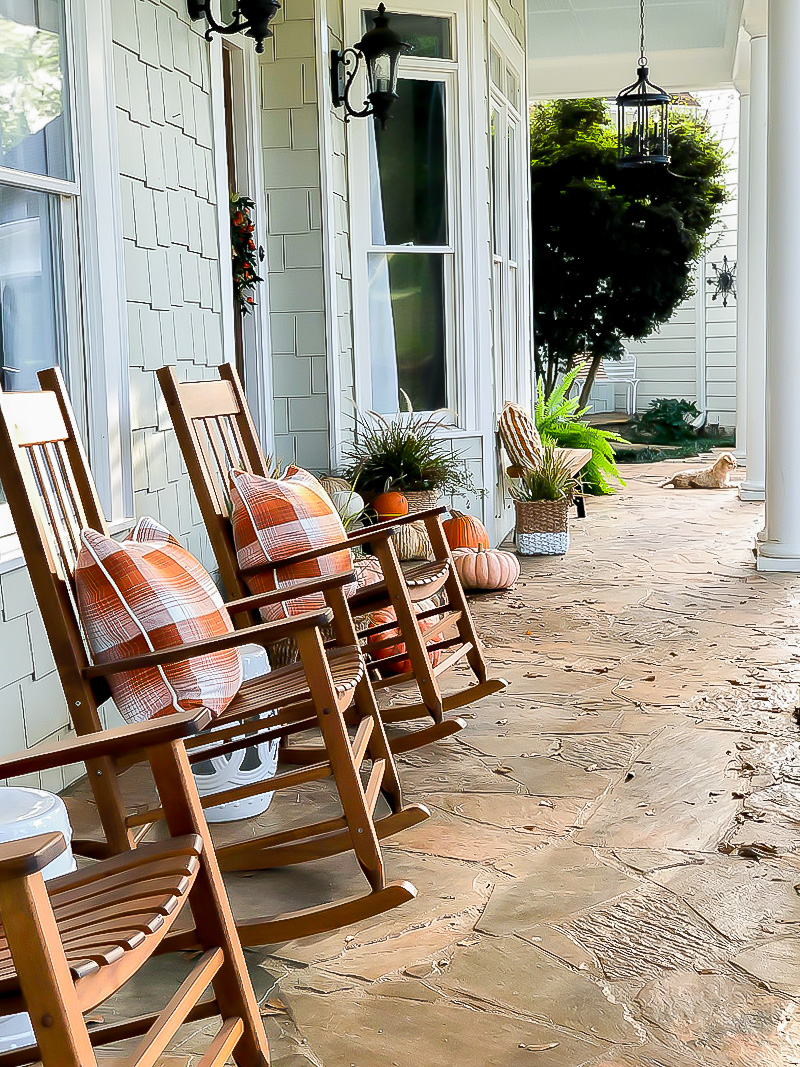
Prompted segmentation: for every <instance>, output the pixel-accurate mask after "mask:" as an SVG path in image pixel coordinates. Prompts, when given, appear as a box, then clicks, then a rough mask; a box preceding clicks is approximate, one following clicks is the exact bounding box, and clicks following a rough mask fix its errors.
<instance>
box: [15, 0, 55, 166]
mask: <svg viewBox="0 0 800 1067" xmlns="http://www.w3.org/2000/svg"><path fill="white" fill-rule="evenodd" d="M64 37H65V34H64V3H63V0H0V164H2V165H3V166H4V167H13V168H14V169H15V170H25V171H30V172H31V173H32V174H48V175H50V176H52V177H54V178H67V179H70V178H72V158H71V146H70V131H69V116H68V111H67V96H66V85H67V79H66V61H65V47H64Z"/></svg>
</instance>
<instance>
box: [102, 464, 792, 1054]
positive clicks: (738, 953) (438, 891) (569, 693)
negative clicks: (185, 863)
mask: <svg viewBox="0 0 800 1067" xmlns="http://www.w3.org/2000/svg"><path fill="white" fill-rule="evenodd" d="M664 469H665V468H664V467H663V466H659V467H636V468H631V469H630V470H629V471H628V474H629V477H630V483H629V488H628V490H627V491H626V492H625V493H624V494H623V495H621V496H618V497H615V498H610V499H607V500H591V501H590V504H589V516H588V518H587V519H586V520H585V521H583V522H576V523H575V524H574V526H573V534H574V539H573V545H572V548H571V551H570V553H569V555H568V556H567V557H565V558H563V559H561V558H555V559H537V560H527V561H525V562H524V563H523V575H522V580H521V581H520V583H519V585H518V586H517V588H516V589H515V590H514V591H513V592H511V593H509V594H505V595H495V596H487V597H485V598H483V599H479V600H478V601H477V602H476V611H477V613H478V616H479V619H480V624H481V626H482V630H483V633H484V635H485V637H486V641H487V644H488V646H489V649H490V654H491V657H492V660H493V662H494V664H495V666H496V668H497V670H498V671H499V672H500V673H502V674H504V675H505V676H506V677H507V678H508V679H509V680H510V682H511V685H510V687H509V689H508V690H507V692H506V693H505V694H503V695H502V696H500V697H496V698H493V699H489V700H486V701H484V702H483V703H482V704H481V705H479V706H478V707H475V708H471V709H468V710H467V715H466V718H467V720H468V729H467V730H465V731H464V732H463V733H462V734H461V735H460V736H459V737H458V738H457V739H455V740H452V741H450V742H448V743H445V744H442V745H440V746H439V747H437V748H434V749H426V750H423V751H422V752H417V753H414V754H411V755H409V756H405V757H403V758H402V761H401V771H402V772H403V778H404V783H405V787H406V792H407V795H408V797H409V798H411V799H414V800H420V801H423V802H424V803H426V804H428V805H429V806H430V807H431V808H432V810H433V817H432V818H431V819H430V820H429V821H428V822H427V823H423V824H421V825H420V826H419V827H417V828H416V829H414V830H411V831H408V832H406V833H405V834H404V835H403V836H402V837H401V838H398V839H396V840H394V841H392V842H390V843H388V844H387V846H386V850H385V852H386V862H387V873H388V875H389V877H390V878H392V879H396V878H408V879H410V880H412V881H413V882H414V883H415V884H416V885H417V887H418V889H419V896H418V899H417V900H416V901H414V902H413V903H412V904H410V905H408V906H406V907H405V908H403V909H400V910H398V911H395V912H393V913H392V914H390V915H388V916H383V917H381V918H378V919H376V920H374V921H372V922H369V923H365V924H364V925H362V926H360V927H356V928H353V929H349V930H346V931H343V932H341V933H338V934H335V935H331V936H326V937H321V938H318V939H316V940H315V941H310V942H309V941H307V942H302V943H292V944H287V945H283V946H280V947H276V948H274V949H273V951H272V952H271V953H269V954H268V953H266V952H265V953H260V954H259V953H249V958H250V961H251V963H252V970H253V974H254V977H255V979H256V982H257V984H258V991H259V994H260V995H261V996H262V997H263V1000H264V1005H265V1006H264V1012H265V1015H266V1016H267V1023H268V1029H269V1034H270V1040H271V1044H272V1048H273V1057H274V1061H275V1062H276V1063H277V1064H278V1065H280V1067H308V1065H309V1064H314V1065H317V1067H463V1065H465V1064H469V1065H470V1067H527V1065H530V1067H579V1065H584V1064H585V1065H589V1064H591V1065H594V1067H600V1065H602V1067H623V1065H624V1067H628V1065H636V1067H689V1065H703V1067H778V1065H780V1067H789V1065H792V1064H800V1015H793V1011H794V1008H795V1000H796V999H797V998H799V997H800V728H799V727H798V722H797V708H798V704H800V646H799V645H798V632H799V631H800V580H798V579H796V578H789V577H786V578H784V577H779V576H775V577H769V576H764V575H758V574H756V572H755V570H754V567H753V555H752V550H751V545H752V542H753V538H754V535H755V533H756V531H757V529H758V528H759V523H760V519H761V511H760V508H759V506H758V505H754V504H741V503H740V502H739V501H738V499H737V497H736V495H735V492H733V491H726V492H717V493H715V492H706V493H699V492H694V493H692V492H669V491H663V490H660V489H659V488H658V483H659V481H660V480H661V478H662V477H663V471H664ZM323 795H324V789H323V788H320V789H319V791H318V792H313V793H312V792H309V793H307V794H303V795H302V796H301V795H300V794H297V795H293V796H292V797H291V798H289V800H288V801H287V804H285V805H283V806H282V807H281V808H280V809H278V808H277V807H276V808H275V810H274V812H273V813H272V814H271V816H269V817H271V818H274V819H278V818H283V817H284V815H285V814H288V812H287V805H288V806H289V807H291V805H292V803H294V805H295V806H296V807H295V810H296V811H299V810H307V809H306V808H305V806H306V805H311V804H312V803H314V804H317V803H320V804H321V803H322V801H321V800H320V798H321V797H322V796H323ZM354 867H355V864H354V861H352V859H350V858H348V857H344V858H340V859H338V860H336V861H334V862H331V863H329V864H318V865H316V866H314V867H312V868H308V869H306V870H305V871H302V870H299V869H294V870H286V871H281V872H271V873H267V874H257V875H253V876H249V877H238V876H234V877H232V878H231V879H230V885H231V888H232V890H233V893H234V896H235V898H236V906H237V907H238V908H239V909H241V910H242V911H243V912H245V911H246V910H247V908H248V904H249V902H251V901H252V902H253V903H254V904H257V905H258V906H259V908H262V907H263V901H264V899H265V897H269V896H272V897H274V900H275V907H276V909H277V908H280V907H283V906H287V905H290V904H291V906H293V907H298V906H302V902H303V900H306V899H307V901H308V902H309V903H316V902H317V901H319V900H320V899H324V894H325V893H326V892H330V891H331V890H332V889H335V890H336V891H339V892H349V893H353V892H356V891H358V890H359V889H360V883H359V882H358V881H357V873H356V871H355V870H354ZM176 967H177V965H176V964H165V963H164V962H163V961H155V963H154V965H153V967H152V968H151V972H150V974H149V975H148V977H147V979H145V980H144V981H142V982H140V983H139V985H138V994H137V1000H138V1003H137V1004H136V1005H135V1008H136V1009H138V1010H143V1008H144V1007H145V1005H146V1003H149V1000H150V998H151V997H154V996H157V994H158V986H159V982H164V983H165V985H164V989H165V990H166V989H167V987H168V985H169V982H170V981H171V980H172V973H173V972H174V970H175V969H176ZM126 1007H128V1005H126ZM104 1011H105V1013H106V1014H110V1013H111V1012H113V1011H114V1006H113V1005H112V1006H111V1007H110V1008H106V1009H101V1011H100V1014H101V1015H102V1014H103V1013H104ZM198 1036H199V1035H198V1034H195V1033H191V1032H188V1031H187V1032H186V1033H185V1034H183V1037H182V1044H181V1045H180V1046H179V1047H178V1048H177V1049H176V1051H175V1053H174V1054H173V1055H172V1056H171V1057H169V1058H167V1059H165V1060H164V1063H165V1064H174V1065H176V1067H178V1065H180V1067H183V1065H188V1064H194V1063H196V1062H197V1060H198V1059H199V1057H198V1056H197V1055H196V1052H195V1050H196V1049H198V1048H199V1047H200V1045H199V1043H198Z"/></svg>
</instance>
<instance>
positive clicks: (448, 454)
mask: <svg viewBox="0 0 800 1067" xmlns="http://www.w3.org/2000/svg"><path fill="white" fill-rule="evenodd" d="M446 426H447V422H446V419H445V415H444V413H439V412H434V413H433V414H431V415H419V414H416V413H415V412H414V411H413V410H410V404H409V410H408V411H404V412H401V413H400V414H399V415H398V416H396V417H394V418H391V419H387V418H385V417H384V416H383V415H380V414H378V413H377V412H374V411H370V412H368V413H366V414H361V413H359V414H358V415H357V416H356V435H355V438H354V440H353V443H352V445H351V446H350V448H349V450H348V452H347V454H346V466H345V470H344V476H345V477H346V478H347V479H348V481H350V483H351V484H353V485H358V488H359V492H361V493H363V494H364V496H365V497H366V498H367V499H371V498H374V497H375V496H377V495H378V494H379V493H385V492H388V491H390V490H396V491H398V492H401V493H419V492H430V491H435V490H438V491H439V492H441V493H474V492H476V489H475V486H474V484H473V481H472V477H471V475H470V472H469V469H468V467H467V465H466V462H465V461H464V459H463V458H462V457H461V456H460V455H459V454H458V453H457V452H454V451H453V450H452V448H451V446H450V441H449V440H448V439H447V438H445V437H443V436H439V431H440V430H442V429H444V428H445V427H446Z"/></svg>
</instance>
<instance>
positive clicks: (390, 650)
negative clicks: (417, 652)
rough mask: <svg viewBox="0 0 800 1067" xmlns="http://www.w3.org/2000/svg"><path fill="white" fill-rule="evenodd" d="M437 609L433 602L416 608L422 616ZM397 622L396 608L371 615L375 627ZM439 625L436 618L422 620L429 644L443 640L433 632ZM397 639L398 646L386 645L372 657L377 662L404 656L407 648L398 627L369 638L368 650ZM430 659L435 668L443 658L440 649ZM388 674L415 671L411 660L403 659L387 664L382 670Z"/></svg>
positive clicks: (420, 626) (377, 649)
mask: <svg viewBox="0 0 800 1067" xmlns="http://www.w3.org/2000/svg"><path fill="white" fill-rule="evenodd" d="M433 607H435V604H434V603H433V601H432V600H422V601H420V603H418V604H417V605H416V606H415V610H416V612H417V614H422V613H423V612H425V611H430V610H431V608H433ZM389 622H397V616H396V615H395V612H394V608H383V609H381V610H380V611H374V612H373V613H372V614H371V615H370V623H371V624H372V625H373V626H382V625H384V624H385V623H389ZM438 625H439V620H438V619H436V618H435V617H434V618H430V619H420V620H419V628H420V630H422V632H423V634H429V635H430V636H429V637H428V640H427V644H429V645H431V644H435V643H436V642H437V641H438V640H440V638H441V633H440V632H432V631H435V630H436V627H437V626H438ZM391 637H397V638H398V641H397V644H393V645H384V647H383V648H376V649H374V650H373V651H372V655H373V656H374V657H375V659H376V660H383V659H389V658H390V657H391V656H399V655H402V654H403V653H404V652H405V651H406V646H405V644H404V642H403V641H402V639H400V631H399V629H398V628H397V627H396V626H393V627H391V628H390V629H388V630H381V631H380V633H377V634H372V635H371V636H370V637H368V638H367V648H369V646H370V645H377V644H379V643H380V642H381V641H386V640H387V639H388V638H391ZM428 658H429V659H430V661H431V666H433V667H435V666H436V665H437V663H438V662H439V660H440V659H441V658H442V653H441V650H440V649H436V650H434V651H433V652H429V653H428ZM381 669H382V670H383V671H385V673H386V674H405V673H406V672H407V671H411V670H413V668H412V666H411V660H410V659H408V658H406V659H401V660H396V661H395V662H394V663H387V664H386V665H385V666H384V667H382V668H381Z"/></svg>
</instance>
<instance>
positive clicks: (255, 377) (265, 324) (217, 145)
mask: <svg viewBox="0 0 800 1067" xmlns="http://www.w3.org/2000/svg"><path fill="white" fill-rule="evenodd" d="M225 44H227V45H228V47H229V48H230V49H231V51H233V52H235V54H236V59H237V65H239V71H238V73H240V74H241V80H240V81H238V80H237V82H236V83H235V84H234V85H233V109H234V112H235V113H236V114H237V116H238V119H239V121H238V126H237V129H236V131H235V132H236V133H237V134H238V135H239V138H240V143H238V144H237V145H236V152H237V164H243V165H244V169H245V172H246V179H247V185H248V194H249V196H250V199H251V200H253V202H254V203H255V205H256V211H255V220H254V221H255V224H256V232H255V238H256V247H257V248H263V249H264V252H265V258H264V261H263V263H262V264H261V276H262V277H263V278H264V281H263V283H262V284H261V286H260V287H259V290H258V295H257V297H256V308H255V310H254V311H253V313H252V314H250V315H247V316H246V317H245V321H244V324H243V325H244V331H243V333H244V345H245V355H246V359H245V366H244V388H245V392H246V393H247V402H248V405H249V407H250V409H251V412H252V415H253V420H254V422H255V424H256V429H257V430H258V432H259V436H260V439H261V443H262V445H263V447H264V449H265V451H268V452H270V451H273V450H274V445H275V416H274V411H273V406H272V397H273V387H272V380H273V370H272V347H271V342H270V322H269V260H268V258H267V256H268V253H267V249H268V247H269V245H268V241H267V229H268V227H267V197H266V192H265V186H264V167H263V157H264V153H263V149H262V147H261V140H260V133H261V120H260V116H259V100H260V99H261V96H260V92H261V87H260V64H259V61H258V56H257V55H256V52H255V49H254V47H253V40H252V38H251V37H246V36H243V35H241V34H234V35H231V36H230V37H228V38H226V40H225ZM209 50H210V62H211V110H212V123H213V141H214V160H215V171H216V186H217V225H218V232H219V250H220V254H219V263H220V275H221V277H220V282H221V301H222V353H223V359H225V360H226V361H227V362H229V363H234V362H235V360H236V341H235V327H234V321H235V315H236V314H237V311H236V309H235V307H234V298H233V275H232V272H231V270H230V269H229V267H228V265H229V264H230V258H231V220H230V210H229V207H228V205H229V202H230V193H229V189H228V153H227V133H226V129H225V83H224V78H223V70H222V50H223V42H222V40H221V39H220V38H219V37H218V36H217V37H214V38H213V40H212V42H211V44H210V45H209Z"/></svg>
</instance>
